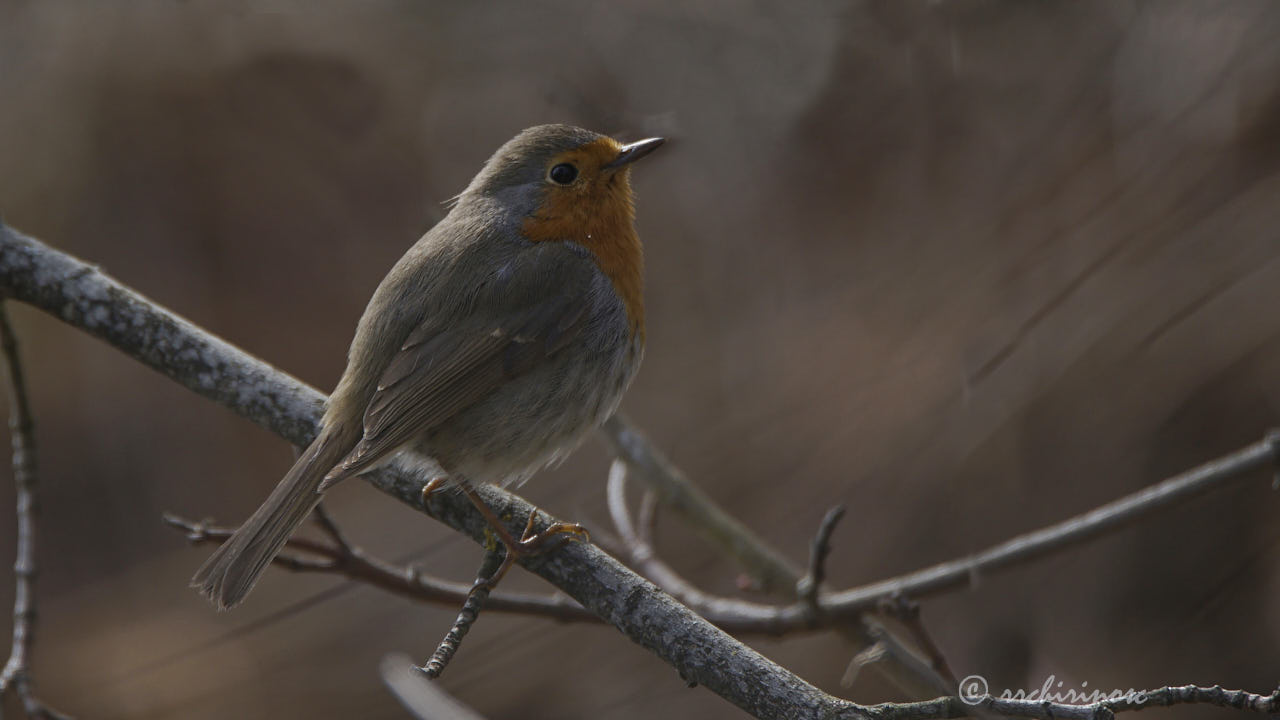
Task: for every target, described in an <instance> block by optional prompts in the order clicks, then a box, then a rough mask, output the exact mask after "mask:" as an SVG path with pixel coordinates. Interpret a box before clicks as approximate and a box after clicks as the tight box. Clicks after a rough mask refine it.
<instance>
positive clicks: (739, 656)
mask: <svg viewBox="0 0 1280 720" xmlns="http://www.w3.org/2000/svg"><path fill="white" fill-rule="evenodd" d="M0 291H2V292H4V293H5V294H6V295H7V296H8V297H11V298H12V299H15V300H19V301H21V302H24V303H28V304H31V305H33V306H35V307H37V308H40V309H42V310H44V311H46V312H48V313H50V314H52V315H54V316H55V317H58V318H60V319H62V320H63V321H65V322H67V323H69V324H71V325H73V326H75V327H78V328H81V329H83V330H84V331H86V332H88V333H90V334H92V335H95V336H97V337H99V338H101V339H103V340H105V341H107V342H108V343H110V344H111V345H113V346H114V347H116V348H118V349H120V350H121V351H122V352H124V353H126V354H128V355H130V356H131V357H134V358H136V359H138V360H140V361H141V362H143V363H145V364H147V365H149V366H151V367H152V368H154V369H156V370H157V371H159V372H162V373H164V374H165V375H168V376H169V377H171V378H173V379H174V380H175V381H177V382H179V383H181V384H182V385H184V386H186V387H188V388H190V389H192V390H194V391H195V392H197V393H199V394H201V395H203V396H205V397H208V398H210V399H212V400H214V401H215V402H218V403H220V404H222V405H224V406H226V407H228V408H230V409H232V410H234V411H236V412H238V413H240V414H242V415H244V416H246V417H248V418H249V419H251V420H253V421H254V422H256V423H258V424H260V425H262V426H264V427H266V428H268V429H270V430H272V431H273V432H275V433H277V434H279V435H281V436H282V437H284V438H286V439H287V440H289V441H290V442H291V443H293V444H295V445H303V444H306V443H308V442H309V441H310V440H311V437H312V436H313V434H314V433H315V431H316V421H317V420H318V418H319V414H320V409H321V407H322V406H323V401H324V397H323V396H322V395H321V394H320V393H318V392H317V391H315V390H314V389H312V388H310V387H308V386H306V385H305V384H303V383H301V382H299V381H297V380H295V379H293V378H291V377H289V376H288V375H286V374H284V373H282V372H280V371H278V370H276V369H274V368H272V367H271V366H269V365H267V364H266V363H263V362H261V361H260V360H257V359H254V358H252V357H250V356H249V355H247V354H245V353H244V352H243V351H241V350H239V349H237V348H235V347H234V346H232V345H230V344H229V343H226V342H224V341H222V340H219V339H218V338H216V337H213V336H212V335H210V334H208V333H206V332H205V331H203V330H201V329H199V328H198V327H196V326H195V325H193V324H191V323H190V322H187V321H186V320H183V319H181V318H179V317H177V316H175V315H173V314H172V313H170V312H168V311H167V310H164V309H163V308H161V307H159V306H158V305H156V304H154V303H152V302H150V301H148V300H146V299H145V298H143V297H142V296H140V295H138V294H137V293H135V292H133V291H132V290H129V289H128V288H126V287H124V286H123V285H121V284H120V283H118V282H116V281H115V280H113V279H111V278H109V277H107V276H106V275H105V274H103V273H101V272H100V271H98V270H97V268H94V267H91V266H89V265H86V264H85V263H83V262H81V261H79V260H77V259H75V258H73V257H71V256H69V255H66V254H64V253H61V252H58V251H56V250H54V249H52V248H49V247H47V246H45V245H43V244H41V243H39V242H38V241H36V240H34V239H32V238H30V237H26V236H24V235H21V234H19V233H17V232H16V231H14V230H12V229H11V228H8V227H6V226H3V225H0ZM1275 445H1276V443H1275V442H1274V440H1270V439H1269V440H1268V441H1267V442H1265V443H1262V444H1261V446H1262V447H1261V449H1259V448H1258V447H1251V448H1248V449H1246V450H1244V451H1241V453H1237V454H1236V455H1234V456H1231V457H1229V458H1226V459H1224V461H1223V462H1222V463H1220V464H1218V465H1215V466H1213V467H1208V466H1206V467H1203V468H1199V469H1197V470H1195V471H1192V472H1191V473H1188V474H1187V475H1186V476H1180V477H1179V478H1174V479H1172V480H1170V481H1168V483H1173V484H1172V485H1167V484H1162V485H1161V486H1156V487H1153V488H1151V489H1150V490H1149V491H1144V492H1146V493H1148V494H1147V495H1146V496H1144V497H1143V498H1142V500H1141V502H1143V503H1151V504H1152V505H1159V504H1161V503H1163V504H1168V503H1170V502H1172V501H1174V500H1177V499H1185V498H1186V497H1190V496H1191V495H1193V494H1195V493H1196V492H1201V491H1204V490H1207V489H1209V488H1210V487H1212V486H1213V485H1214V484H1215V483H1220V481H1221V480H1223V479H1225V478H1227V477H1233V476H1236V475H1238V474H1240V473H1243V472H1245V471H1247V470H1251V469H1256V468H1257V467H1260V466H1261V465H1262V464H1265V463H1266V462H1269V461H1274V458H1275V453H1274V446H1275ZM368 479H369V482H370V484H372V485H373V486H375V487H376V488H378V489H379V490H381V491H383V492H385V493H387V494H389V495H391V496H392V497H394V498H396V499H398V500H400V501H401V502H403V503H405V504H407V505H409V506H411V507H414V508H416V509H418V510H420V511H423V512H426V513H428V514H430V515H431V516H432V517H435V518H436V519H438V520H440V521H441V522H444V523H446V524H447V525H449V526H450V527H452V528H454V529H456V530H458V531H460V532H461V533H463V534H465V535H467V536H468V537H471V538H472V539H473V540H476V541H478V542H479V541H481V540H482V538H483V536H484V531H485V529H486V527H487V523H486V521H485V520H484V518H482V517H481V515H480V514H479V512H477V511H476V509H475V508H474V506H473V505H472V504H471V503H470V502H468V501H467V500H466V499H465V498H463V497H461V496H459V495H456V494H449V493H437V494H435V495H433V496H431V497H430V499H429V500H427V501H426V502H425V503H424V501H423V499H422V490H423V488H424V486H425V485H426V483H427V481H428V480H429V479H430V478H428V477H424V476H423V474H422V473H420V472H419V469H418V468H416V467H414V466H411V465H409V464H407V463H406V462H403V461H394V462H392V463H390V464H389V465H388V466H387V467H386V468H384V469H382V470H381V471H379V472H376V473H373V474H371V475H370V476H369V478H368ZM1166 485H1167V486H1166ZM479 492H480V494H481V495H482V499H483V500H484V502H485V503H486V504H487V505H488V506H489V507H490V508H492V509H493V510H494V511H495V512H496V513H497V515H498V516H499V517H504V518H506V517H510V518H513V519H515V520H519V519H523V518H527V517H529V514H530V513H531V512H532V511H533V508H532V507H531V506H530V505H529V504H528V503H527V502H525V501H524V500H522V499H521V498H519V497H517V496H515V495H513V494H511V493H508V492H506V491H503V490H500V489H497V488H493V487H484V488H480V489H479ZM1140 495H1141V494H1140ZM1117 505H1119V506H1118V507H1113V506H1117ZM1107 507H1108V508H1110V509H1109V510H1107V509H1106V508H1103V509H1100V510H1098V511H1094V512H1093V513H1089V514H1087V515H1085V516H1081V518H1077V519H1075V520H1073V521H1069V522H1068V523H1066V524H1064V525H1066V527H1058V528H1057V530H1056V531H1055V532H1057V533H1059V534H1061V535H1062V536H1063V537H1065V538H1067V539H1068V540H1067V541H1068V542H1078V541H1079V540H1081V539H1083V538H1087V537H1093V536H1096V535H1098V534H1100V533H1101V532H1105V531H1106V530H1108V529H1111V528H1113V527H1114V526H1116V525H1117V524H1118V523H1122V522H1125V521H1127V520H1130V519H1132V518H1133V517H1136V516H1138V515H1140V514H1142V513H1143V512H1149V510H1145V509H1144V508H1143V507H1137V506H1130V505H1128V504H1126V503H1125V501H1120V503H1113V504H1112V506H1107ZM1104 511H1105V512H1104ZM551 522H554V518H548V519H545V520H540V521H539V522H538V523H537V525H535V526H534V528H533V531H535V532H537V531H540V530H542V529H543V528H545V527H546V526H547V525H548V524H550V523H551ZM1081 523H1082V524H1083V527H1077V525H1079V524H1081ZM512 524H513V527H511V528H510V529H511V530H512V531H513V532H516V531H519V530H521V529H522V528H521V527H517V526H515V525H516V523H515V521H514V520H513V523H512ZM1061 542H1062V541H1060V540H1057V539H1056V536H1053V535H1050V536H1048V537H1046V536H1045V535H1043V534H1042V533H1033V534H1031V535H1029V536H1026V537H1025V538H1023V539H1019V540H1017V541H1011V543H1006V544H1005V545H1003V546H999V547H998V548H995V549H993V553H987V554H982V555H980V556H975V558H973V559H968V560H965V561H962V562H961V563H960V567H962V568H973V567H983V568H986V569H995V568H1000V567H1007V566H1009V565H1011V564H1013V563H1016V562H1023V561H1025V560H1026V559H1028V558H1030V557H1035V556H1038V555H1037V553H1038V554H1041V555H1042V554H1043V553H1044V552H1048V551H1050V550H1051V549H1053V548H1055V547H1057V546H1059V545H1060V544H1061ZM994 551H998V552H994ZM521 564H522V565H523V566H524V567H526V568H527V569H529V570H530V571H532V572H534V573H536V574H538V575H540V576H542V577H543V578H545V579H547V580H548V581H550V582H551V583H552V584H554V585H556V586H557V587H559V588H560V589H561V590H563V591H564V592H565V593H566V594H568V595H569V596H570V597H572V598H574V599H575V600H577V601H578V602H579V603H580V604H581V605H582V606H583V607H584V608H586V609H587V610H589V611H591V612H593V613H595V614H596V615H597V616H599V617H601V618H602V619H604V620H605V621H606V622H608V623H610V624H612V625H613V626H615V627H616V628H618V629H619V630H620V631H622V632H623V633H624V634H625V635H627V636H628V637H629V638H631V640H632V641H634V642H636V643H638V644H640V645H641V646H643V647H645V648H647V649H649V650H651V651H652V652H654V653H655V654H657V655H658V656H659V657H661V658H662V659H663V660H664V661H666V662H667V663H669V664H671V665H672V666H673V667H674V668H676V669H677V670H678V671H679V673H680V674H681V676H682V677H683V678H684V679H685V680H686V681H688V682H690V683H697V684H699V685H703V686H705V687H707V688H708V689H710V690H712V691H713V692H715V693H717V694H719V695H721V696H722V697H724V698H726V699H728V700H730V701H731V702H733V703H734V704H736V705H738V706H739V707H740V708H742V709H743V710H745V711H746V712H748V713H750V714H751V715H753V716H755V717H758V718H815V719H816V718H822V719H824V720H843V719H846V718H884V719H885V720H889V719H894V718H918V719H920V720H925V719H927V718H941V717H960V716H966V715H969V714H971V713H973V712H974V711H975V706H972V705H966V704H964V703H963V702H962V701H961V700H959V699H958V698H941V699H939V700H935V701H928V702H922V703H912V704H903V705H894V704H887V705H875V706H861V705H857V704H854V703H851V702H848V701H845V700H841V699H838V698H835V697H832V696H830V695H828V694H826V693H823V692H821V691H820V690H818V689H817V688H815V687H813V686H812V685H810V684H808V683H806V682H805V681H804V680H802V679H800V678H799V677H797V676H796V675H794V674H793V673H791V672H789V671H787V670H786V669H784V668H782V667H780V666H778V665H777V664H775V663H773V662H772V661H770V660H768V659H767V658H765V657H763V656H761V655H759V654H758V653H756V652H755V651H754V650H752V649H750V648H748V647H746V646H745V645H742V644H741V643H739V642H738V641H737V640H735V639H734V638H732V637H731V636H729V635H727V634H726V633H725V632H723V631H722V630H720V629H718V628H716V627H715V626H713V625H712V624H711V623H709V622H707V621H706V620H705V619H703V618H702V617H699V616H698V615H697V614H695V613H694V612H693V611H692V610H690V609H689V608H687V607H685V606H683V605H681V604H680V603H678V602H676V601H675V600H674V599H673V598H671V597H670V596H669V595H668V594H666V593H664V592H662V591H661V590H660V589H659V588H658V587H656V586H655V585H653V584H652V583H651V582H649V581H647V580H645V579H644V578H641V577H639V576H638V575H636V574H635V573H633V572H631V571H630V570H628V569H627V568H626V567H624V566H622V565H621V564H620V563H619V562H617V561H616V560H614V559H613V558H612V557H609V556H608V555H607V554H605V553H604V552H603V551H601V550H600V549H599V548H597V547H595V546H594V545H591V544H588V543H569V544H566V545H565V546H563V547H562V548H560V549H558V550H557V551H556V552H554V553H548V554H544V555H537V556H533V557H529V558H526V559H522V560H521ZM939 567H944V566H939ZM950 568H951V564H947V566H946V570H945V571H938V570H937V569H933V568H931V569H930V570H928V571H923V573H917V574H913V575H912V576H908V578H907V579H906V580H905V581H889V582H887V583H880V584H877V586H876V587H877V588H880V589H878V590H877V591H876V592H874V593H868V592H865V591H856V592H855V591H848V592H844V593H836V594H834V595H823V594H820V595H819V599H818V611H817V613H816V615H817V616H818V617H821V615H823V614H828V615H831V616H833V617H839V616H840V614H841V613H848V614H849V615H852V614H856V613H857V612H860V611H861V610H863V609H867V608H869V607H871V606H872V605H874V602H875V601H874V600H868V596H871V597H876V598H879V597H889V596H892V595H894V594H895V593H897V594H904V595H907V596H909V597H910V596H914V595H916V594H923V593H928V592H937V591H940V590H941V589H942V588H944V587H954V586H957V585H962V584H963V583H964V582H967V574H966V573H968V572H972V570H968V571H962V572H961V579H959V580H957V579H955V578H954V577H952V576H951V573H954V572H955V571H954V570H953V569H950ZM793 574H794V575H795V576H798V572H796V573H793ZM917 576H919V577H917ZM795 579H797V577H792V578H791V580H790V582H791V583H792V584H794V581H795ZM881 586H883V587H881ZM876 593H879V595H877V594H876ZM864 603H868V604H864ZM734 610H735V611H739V612H741V613H743V615H742V617H741V619H743V620H752V621H754V622H758V623H761V625H760V627H763V626H770V625H771V626H772V627H776V628H778V629H779V631H781V630H782V629H786V628H787V627H792V628H801V627H814V623H815V622H816V620H815V612H814V610H813V608H812V607H809V606H808V605H806V604H804V603H799V602H798V603H797V604H796V605H795V606H792V607H789V608H782V609H781V610H779V609H778V608H774V607H770V606H765V605H758V604H753V603H741V602H740V603H737V604H736V605H735V606H734ZM1147 697H1148V698H1149V699H1148V701H1147V703H1145V704H1136V705H1133V706H1122V705H1118V704H1115V703H1112V704H1109V705H1108V704H1103V705H1098V706H1070V705H1058V704H1053V703H1038V702H1023V701H1013V700H1001V699H986V700H982V701H981V702H980V703H979V704H978V705H977V706H976V709H977V710H978V711H981V712H987V713H992V714H997V715H1007V716H1016V717H1036V718H1041V717H1058V718H1104V717H1109V714H1110V713H1111V712H1112V711H1113V710H1114V711H1119V710H1133V709H1141V707H1147V706H1150V705H1162V704H1184V703H1209V704H1214V705H1220V706H1223V707H1235V708H1239V709H1242V710H1251V711H1256V712H1264V713H1271V712H1275V711H1276V709H1277V707H1280V698H1278V697H1277V696H1276V695H1271V696H1259V695H1252V694H1249V693H1244V692H1241V691H1226V690H1222V689H1220V688H1165V689H1161V690H1156V691H1150V692H1149V693H1148V695H1147Z"/></svg>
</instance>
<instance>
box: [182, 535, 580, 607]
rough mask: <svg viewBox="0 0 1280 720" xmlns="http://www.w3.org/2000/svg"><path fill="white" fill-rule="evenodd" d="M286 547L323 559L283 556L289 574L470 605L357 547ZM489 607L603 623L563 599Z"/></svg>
mask: <svg viewBox="0 0 1280 720" xmlns="http://www.w3.org/2000/svg"><path fill="white" fill-rule="evenodd" d="M164 521H165V523H166V524H168V525H169V526H170V527H173V528H176V529H178V530H181V531H182V532H183V533H185V534H186V537H187V539H188V540H189V541H191V542H192V543H196V544H204V543H220V542H222V541H224V540H226V539H227V538H229V537H231V534H232V533H233V532H235V528H231V527H220V526H213V525H208V524H205V523H202V522H194V521H191V520H187V519H184V518H181V517H179V516H177V515H172V514H166V515H165V516H164ZM285 547H287V548H290V549H292V550H300V551H302V552H305V553H308V554H310V555H315V556H318V557H319V558H321V559H320V560H314V559H312V558H309V557H303V556H299V555H296V554H290V553H283V554H281V555H280V556H278V557H277V558H276V564H277V565H279V566H281V567H283V568H284V569H286V570H293V571H298V572H327V573H333V574H338V575H344V576H346V577H348V578H350V579H352V580H357V581H360V582H364V583H368V584H370V585H373V586H374V587H378V588H382V589H383V590H387V591H390V592H392V593H395V594H396V595H400V596H402V597H406V598H409V599H411V600H418V601H421V602H429V603H436V604H448V605H457V604H458V603H461V602H465V601H466V599H467V593H469V592H470V590H471V588H470V586H468V585H464V584H462V583H454V582H449V581H447V580H440V579H437V578H434V577H432V576H430V575H424V574H422V573H420V572H418V571H417V570H415V569H413V568H411V567H401V566H397V565H393V564H391V563H389V562H387V561H385V560H380V559H378V558H376V557H373V556H371V555H369V554H368V553H366V552H365V551H364V550H362V549H360V548H358V547H354V546H349V548H348V549H347V550H346V551H343V550H342V549H341V548H337V547H331V546H329V545H324V544H322V543H317V542H314V541H312V540H308V539H306V538H303V537H297V536H294V537H292V538H290V539H289V542H288V544H287V545H286V546H285ZM485 607H486V608H487V609H488V610H489V611H490V612H506V613H518V614H521V615H530V616H533V617H545V618H549V619H552V620H559V621H563V622H593V623H594V622H600V618H599V617H597V616H596V615H593V614H591V613H590V612H587V611H586V610H585V609H583V608H582V606H581V605H578V604H577V603H575V602H574V601H572V600H570V599H569V598H566V597H564V596H563V595H531V594H525V593H493V594H492V595H490V597H489V600H488V602H486V604H485Z"/></svg>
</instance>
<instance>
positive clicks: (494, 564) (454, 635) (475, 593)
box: [417, 548, 510, 680]
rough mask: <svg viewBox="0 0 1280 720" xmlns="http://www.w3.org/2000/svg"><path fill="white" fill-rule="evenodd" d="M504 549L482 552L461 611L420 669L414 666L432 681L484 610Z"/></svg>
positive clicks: (504, 556) (500, 565) (502, 560)
mask: <svg viewBox="0 0 1280 720" xmlns="http://www.w3.org/2000/svg"><path fill="white" fill-rule="evenodd" d="M508 552H510V550H508V549H505V548H504V549H502V550H501V551H498V550H494V551H488V552H485V554H484V559H483V560H481V561H480V569H479V570H477V571H476V581H475V583H474V584H473V585H472V586H471V590H470V591H468V592H467V599H466V600H464V601H463V603H462V610H461V611H459V612H458V618H457V619H456V620H454V621H453V627H451V628H449V632H447V633H445V636H444V639H443V640H441V641H440V644H439V645H437V646H436V651H435V652H434V653H432V654H431V659H430V660H428V661H427V662H426V664H425V665H423V666H422V667H420V668H417V669H418V670H419V671H420V672H421V673H422V674H423V675H426V676H427V677H428V678H430V679H432V680H435V679H436V678H438V677H440V674H441V673H443V672H444V669H445V668H446V667H448V665H449V661H450V660H452V659H453V656H454V654H455V653H457V652H458V648H459V647H461V646H462V639H463V638H464V637H466V636H467V633H468V632H470V630H471V626H472V625H474V624H475V622H476V620H477V619H479V617H480V611H481V610H483V609H484V603H485V601H486V600H488V599H489V593H490V592H491V591H492V590H493V584H492V582H490V580H491V579H492V578H494V577H495V576H496V575H497V574H498V572H499V569H500V568H501V567H502V565H503V563H504V562H505V561H506V553H508Z"/></svg>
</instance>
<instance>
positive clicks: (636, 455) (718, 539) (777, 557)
mask: <svg viewBox="0 0 1280 720" xmlns="http://www.w3.org/2000/svg"><path fill="white" fill-rule="evenodd" d="M601 432H602V433H603V435H604V438H605V439H606V440H608V442H609V444H610V445H611V446H612V447H613V451H614V453H615V454H616V455H617V456H618V457H620V458H622V459H623V460H625V461H626V462H627V464H628V465H630V466H631V469H632V470H633V471H635V473H636V474H637V475H638V476H639V477H640V478H641V479H643V480H644V482H645V484H646V485H648V486H649V487H651V488H653V489H654V491H655V492H657V493H658V499H659V500H660V501H661V502H662V503H663V504H664V505H667V506H668V507H670V508H672V509H673V510H675V511H676V512H677V513H678V514H680V515H681V516H683V517H684V518H685V519H686V520H688V522H689V526H690V527H692V528H694V529H695V530H697V531H698V532H700V533H702V534H703V535H705V536H706V537H707V538H708V539H709V540H710V541H711V542H713V543H714V544H716V545H717V546H719V547H720V548H721V549H722V550H724V552H726V553H728V555H729V556H730V557H732V558H734V559H735V560H736V561H737V562H739V563H740V564H741V565H742V567H743V568H744V569H745V570H746V571H747V572H749V573H751V575H752V576H753V577H754V578H756V580H757V581H759V583H760V585H761V588H762V589H764V590H765V591H772V592H778V593H782V594H784V595H790V594H791V593H792V592H794V590H795V586H796V581H797V580H799V579H800V571H799V570H798V569H797V568H796V567H795V566H794V565H792V564H791V561H789V560H787V558H786V557H785V556H784V555H782V554H781V553H779V552H778V551H777V550H774V549H773V548H772V547H770V546H769V545H768V544H767V543H765V542H764V541H763V540H761V539H760V537H759V536H757V535H756V534H755V533H753V532H752V531H751V530H750V529H749V528H747V526H745V525H743V524H742V523H741V522H739V521H738V520H736V519H735V518H734V517H733V516H731V515H729V514H728V513H727V512H725V511H724V510H723V509H722V508H721V507H720V506H719V505H717V504H716V503H715V502H713V501H712V500H711V498H709V497H707V495H706V493H704V492H703V491H702V490H701V489H700V488H699V487H698V486H697V485H695V484H693V483H691V482H689V480H688V478H686V477H685V476H684V473H682V472H680V470H679V468H677V467H676V466H675V465H674V464H672V463H671V461H670V460H668V459H667V458H666V456H665V455H663V454H662V453H660V452H658V450H657V449H656V448H654V447H653V445H652V444H650V443H649V441H648V440H647V439H646V438H645V437H644V435H643V434H642V433H640V432H639V431H638V430H637V429H636V428H635V427H634V426H633V425H632V424H631V422H630V421H629V420H627V419H626V418H625V417H623V416H622V415H620V414H618V415H614V416H613V417H611V418H609V419H608V420H606V421H605V423H604V425H603V427H601Z"/></svg>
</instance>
